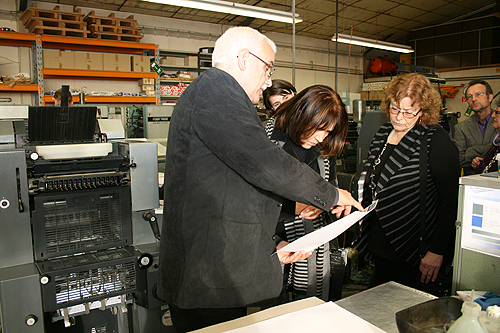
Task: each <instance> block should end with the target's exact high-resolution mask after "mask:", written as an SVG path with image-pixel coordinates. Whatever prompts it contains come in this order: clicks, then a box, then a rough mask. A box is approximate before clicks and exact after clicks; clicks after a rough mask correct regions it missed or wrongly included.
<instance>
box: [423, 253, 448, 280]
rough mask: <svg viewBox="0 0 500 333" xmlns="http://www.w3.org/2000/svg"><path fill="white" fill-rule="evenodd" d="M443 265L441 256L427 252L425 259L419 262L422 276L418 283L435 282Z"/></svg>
mask: <svg viewBox="0 0 500 333" xmlns="http://www.w3.org/2000/svg"><path fill="white" fill-rule="evenodd" d="M442 264H443V256H442V255H440V254H435V253H432V252H430V251H427V253H426V255H425V257H423V258H422V261H421V262H420V268H419V269H420V271H421V272H422V276H421V277H420V282H422V283H429V282H430V281H432V282H434V281H436V279H437V277H438V273H439V269H440V268H441V265H442Z"/></svg>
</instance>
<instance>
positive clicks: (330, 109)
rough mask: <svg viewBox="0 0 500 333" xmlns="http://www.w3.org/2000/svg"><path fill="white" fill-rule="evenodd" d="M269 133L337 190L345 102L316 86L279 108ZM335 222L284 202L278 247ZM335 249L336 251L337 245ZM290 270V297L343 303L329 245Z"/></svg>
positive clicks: (345, 121)
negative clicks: (332, 265) (332, 281)
mask: <svg viewBox="0 0 500 333" xmlns="http://www.w3.org/2000/svg"><path fill="white" fill-rule="evenodd" d="M273 83H274V81H273ZM266 131H267V133H268V137H269V139H270V140H271V141H273V142H274V143H276V144H277V145H278V146H279V147H280V148H281V149H283V150H284V151H286V152H287V153H289V154H290V155H292V156H293V157H295V158H296V159H298V160H299V161H301V162H302V163H306V164H307V165H309V166H310V167H311V168H312V169H313V170H314V171H316V172H317V173H319V174H320V175H321V176H322V177H323V178H325V179H326V180H328V181H329V182H330V183H332V184H333V185H334V186H337V174H336V155H338V154H339V153H340V151H341V150H342V148H343V145H344V142H345V138H346V136H347V131H348V116H347V113H346V110H345V105H344V103H343V102H342V100H341V98H340V96H339V95H338V94H337V93H336V92H335V91H333V90H332V88H330V87H328V86H323V85H314V86H311V87H308V88H306V89H304V90H302V91H301V92H300V93H299V94H298V95H296V96H295V97H294V98H293V99H290V100H288V101H286V102H285V103H283V104H282V105H281V106H280V107H279V108H278V110H277V111H276V113H275V114H274V116H273V117H272V118H271V119H270V120H269V122H268V123H267V125H266ZM290 181H293V179H291V180H290ZM331 221H332V219H331V217H330V215H329V212H323V211H320V210H317V209H315V208H314V207H312V206H307V205H305V204H301V203H298V202H294V201H291V200H285V201H284V202H283V208H282V211H281V215H280V219H279V222H278V227H277V230H276V234H277V236H278V237H279V240H278V243H279V244H278V248H281V247H283V246H285V245H286V244H288V243H289V242H292V241H294V240H296V239H297V238H299V237H301V236H303V235H305V234H307V233H309V232H311V231H313V230H315V229H318V228H320V227H322V226H324V225H326V224H328V223H330V222H331ZM333 247H334V248H332V251H334V250H336V249H337V248H338V245H336V244H334V246H333ZM286 269H287V270H286V271H285V287H288V288H287V289H288V290H289V291H291V292H292V298H293V300H297V299H302V298H306V297H311V296H316V297H319V298H321V299H323V300H325V301H328V300H336V299H339V298H340V296H341V285H340V286H336V287H337V288H335V286H334V287H331V285H330V284H331V283H330V281H331V279H330V244H329V243H326V244H324V245H322V246H320V247H319V248H318V249H317V250H316V251H313V254H312V255H311V256H310V257H309V258H307V259H305V260H301V261H298V262H296V263H292V264H291V265H290V266H287V267H286ZM335 280H337V281H342V278H340V279H335ZM340 284H341V283H340ZM330 289H332V290H330ZM333 289H336V291H338V292H337V293H335V292H333Z"/></svg>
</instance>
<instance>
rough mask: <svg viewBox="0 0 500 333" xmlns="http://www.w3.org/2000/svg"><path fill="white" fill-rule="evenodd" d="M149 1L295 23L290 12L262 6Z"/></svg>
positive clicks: (185, 0) (201, 0) (189, 0)
mask: <svg viewBox="0 0 500 333" xmlns="http://www.w3.org/2000/svg"><path fill="white" fill-rule="evenodd" d="M142 1H148V2H156V3H162V4H165V5H171V6H179V7H188V8H195V9H201V10H209V11H212V12H219V13H226V14H232V15H239V16H248V17H255V18H260V19H263V20H270V21H277V22H285V23H293V15H292V13H289V12H283V11H280V10H274V9H268V8H262V7H257V6H249V5H242V4H239V3H234V2H227V1H220V0H142ZM299 22H302V19H301V18H300V17H299V15H298V14H295V23H299Z"/></svg>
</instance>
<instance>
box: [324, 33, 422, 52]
mask: <svg viewBox="0 0 500 333" xmlns="http://www.w3.org/2000/svg"><path fill="white" fill-rule="evenodd" d="M338 36H339V38H338V41H339V43H347V44H353V45H359V46H366V47H373V48H376V49H382V50H388V51H394V52H400V53H411V52H413V49H412V48H411V46H406V45H402V44H394V43H389V42H384V41H380V40H375V39H369V38H363V37H356V36H352V37H351V36H350V35H344V34H338ZM336 40H337V38H336V35H333V37H332V41H334V42H335V41H336Z"/></svg>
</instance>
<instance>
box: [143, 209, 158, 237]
mask: <svg viewBox="0 0 500 333" xmlns="http://www.w3.org/2000/svg"><path fill="white" fill-rule="evenodd" d="M142 218H143V219H144V220H146V221H149V224H150V225H151V229H152V230H153V235H155V238H156V239H157V240H160V228H159V227H158V219H157V218H156V215H154V213H151V212H149V211H148V212H144V214H142Z"/></svg>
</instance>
